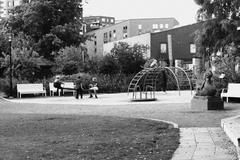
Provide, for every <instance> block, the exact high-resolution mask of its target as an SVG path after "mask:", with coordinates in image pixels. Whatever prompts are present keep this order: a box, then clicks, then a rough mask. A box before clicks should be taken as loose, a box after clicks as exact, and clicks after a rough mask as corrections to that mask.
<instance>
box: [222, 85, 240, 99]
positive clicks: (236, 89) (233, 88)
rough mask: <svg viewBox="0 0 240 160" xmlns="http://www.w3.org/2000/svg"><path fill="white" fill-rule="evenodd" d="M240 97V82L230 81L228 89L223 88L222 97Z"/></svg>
mask: <svg viewBox="0 0 240 160" xmlns="http://www.w3.org/2000/svg"><path fill="white" fill-rule="evenodd" d="M223 97H226V98H227V102H228V98H229V97H232V98H240V83H229V84H228V88H227V89H223V90H222V93H221V98H223Z"/></svg>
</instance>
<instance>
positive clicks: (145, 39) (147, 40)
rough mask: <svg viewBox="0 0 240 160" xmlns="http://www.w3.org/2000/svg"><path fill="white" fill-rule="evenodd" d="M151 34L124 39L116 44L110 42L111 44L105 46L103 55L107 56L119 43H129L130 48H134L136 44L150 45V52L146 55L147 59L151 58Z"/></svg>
mask: <svg viewBox="0 0 240 160" xmlns="http://www.w3.org/2000/svg"><path fill="white" fill-rule="evenodd" d="M150 36H151V34H150V33H146V34H142V35H139V36H135V37H130V38H127V39H122V40H119V41H115V42H110V43H106V44H104V45H103V55H104V56H105V55H106V54H108V53H110V51H111V49H112V48H113V47H114V44H116V43H118V42H126V43H128V44H129V45H130V46H133V45H134V44H140V45H148V46H149V50H148V52H147V53H146V55H144V56H145V58H150V48H151V46H150V45H151V37H150Z"/></svg>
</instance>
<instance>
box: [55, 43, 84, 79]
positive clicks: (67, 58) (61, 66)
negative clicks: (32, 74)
mask: <svg viewBox="0 0 240 160" xmlns="http://www.w3.org/2000/svg"><path fill="white" fill-rule="evenodd" d="M83 58H84V59H83ZM87 59H88V57H87V55H86V52H84V48H83V47H75V46H70V47H65V48H62V49H60V50H59V52H58V53H57V54H56V56H55V63H56V67H55V68H54V69H55V70H56V72H57V73H63V74H66V75H70V74H74V73H78V72H80V71H83V70H84V61H85V60H87Z"/></svg>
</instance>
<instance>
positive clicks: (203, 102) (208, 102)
mask: <svg viewBox="0 0 240 160" xmlns="http://www.w3.org/2000/svg"><path fill="white" fill-rule="evenodd" d="M191 109H192V110H197V111H204V110H223V109H224V103H223V100H222V99H221V98H220V97H210V96H194V97H193V99H192V100H191Z"/></svg>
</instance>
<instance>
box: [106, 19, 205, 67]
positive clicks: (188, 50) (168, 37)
mask: <svg viewBox="0 0 240 160" xmlns="http://www.w3.org/2000/svg"><path fill="white" fill-rule="evenodd" d="M201 26H202V22H200V23H195V24H191V25H186V26H182V27H177V28H173V29H169V30H165V31H162V32H157V33H146V34H141V35H137V36H133V37H130V38H126V39H122V40H118V41H114V42H108V43H105V44H104V45H103V53H104V55H105V54H107V53H110V51H111V49H112V48H113V47H114V44H115V43H118V42H126V43H128V44H129V45H134V44H142V45H147V46H149V50H148V51H147V53H146V54H145V55H144V56H145V57H146V58H150V57H152V58H155V59H157V60H162V61H166V62H169V63H171V65H176V66H181V67H186V68H191V67H190V66H191V65H192V64H193V63H194V62H193V59H194V58H195V57H197V46H196V45H195V44H194V36H195V34H194V33H195V31H196V30H197V29H199V28H201Z"/></svg>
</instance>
